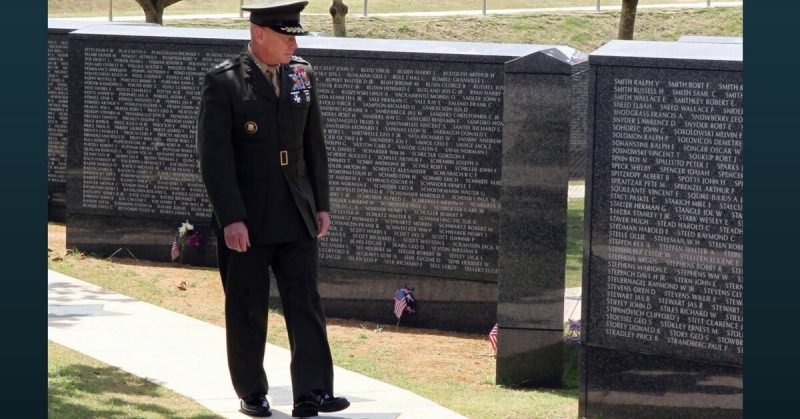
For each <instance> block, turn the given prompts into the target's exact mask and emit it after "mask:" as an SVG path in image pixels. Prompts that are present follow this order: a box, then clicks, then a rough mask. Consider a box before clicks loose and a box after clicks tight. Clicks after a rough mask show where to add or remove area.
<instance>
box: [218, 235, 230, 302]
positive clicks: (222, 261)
mask: <svg viewBox="0 0 800 419" xmlns="http://www.w3.org/2000/svg"><path fill="white" fill-rule="evenodd" d="M230 252H231V249H228V245H226V244H225V237H224V236H223V235H222V232H220V233H217V267H218V268H219V278H220V279H221V280H222V292H223V293H224V292H225V282H226V281H225V277H226V275H227V274H228V254H229V253H230Z"/></svg>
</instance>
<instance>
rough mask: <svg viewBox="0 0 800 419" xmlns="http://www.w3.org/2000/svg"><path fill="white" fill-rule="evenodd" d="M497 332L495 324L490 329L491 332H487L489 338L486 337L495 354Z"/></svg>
mask: <svg viewBox="0 0 800 419" xmlns="http://www.w3.org/2000/svg"><path fill="white" fill-rule="evenodd" d="M497 331H498V328H497V323H495V325H494V327H493V328H492V331H491V332H489V336H487V337H486V338H487V339H489V343H491V344H492V349H494V351H495V352H497Z"/></svg>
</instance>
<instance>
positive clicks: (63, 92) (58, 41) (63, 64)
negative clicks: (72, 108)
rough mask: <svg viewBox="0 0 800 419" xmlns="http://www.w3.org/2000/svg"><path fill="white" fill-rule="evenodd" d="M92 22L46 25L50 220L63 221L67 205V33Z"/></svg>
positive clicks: (48, 215) (54, 22) (54, 21)
mask: <svg viewBox="0 0 800 419" xmlns="http://www.w3.org/2000/svg"><path fill="white" fill-rule="evenodd" d="M94 24H97V22H83V21H58V20H51V21H48V25H47V218H48V220H52V221H60V222H64V221H65V215H66V214H65V212H66V207H67V197H66V193H67V129H68V126H67V121H68V120H69V89H68V87H69V79H68V78H67V68H68V65H69V61H68V60H69V42H68V39H67V35H68V34H69V33H70V32H72V31H74V30H77V29H80V28H83V27H86V26H89V25H94Z"/></svg>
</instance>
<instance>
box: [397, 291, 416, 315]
mask: <svg viewBox="0 0 800 419" xmlns="http://www.w3.org/2000/svg"><path fill="white" fill-rule="evenodd" d="M413 290H414V289H413V288H410V289H409V288H407V287H405V286H403V287H400V288H398V289H397V291H395V292H394V316H395V317H397V318H398V320H399V319H400V317H401V316H402V315H403V313H404V312H409V313H414V309H413V308H412V307H411V306H409V303H413V302H414V295H413V294H412V292H413Z"/></svg>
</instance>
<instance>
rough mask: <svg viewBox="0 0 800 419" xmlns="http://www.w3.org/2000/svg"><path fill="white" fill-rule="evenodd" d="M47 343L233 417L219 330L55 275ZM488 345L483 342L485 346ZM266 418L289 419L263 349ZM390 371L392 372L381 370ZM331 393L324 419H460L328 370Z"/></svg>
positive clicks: (282, 358) (286, 383)
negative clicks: (330, 409) (338, 402)
mask: <svg viewBox="0 0 800 419" xmlns="http://www.w3.org/2000/svg"><path fill="white" fill-rule="evenodd" d="M47 283H48V291H47V298H48V300H47V303H48V308H47V314H48V327H47V334H48V339H50V340H52V341H53V342H56V343H58V344H60V345H63V346H66V347H68V348H71V349H74V350H76V351H78V352H81V353H84V354H86V355H88V356H90V357H92V358H95V359H97V360H100V361H102V362H105V363H107V364H109V365H112V366H115V367H118V368H121V369H123V370H125V371H128V372H130V373H132V374H135V375H138V376H140V377H144V378H146V379H148V380H150V381H152V382H154V383H157V384H159V385H161V386H164V387H167V388H170V389H172V390H174V391H176V392H178V393H181V394H183V395H186V396H188V397H191V398H192V399H194V400H196V401H198V402H199V403H200V404H202V405H204V406H205V407H207V408H208V409H210V410H212V411H214V412H216V413H217V414H219V415H222V416H224V417H227V418H245V417H247V416H245V415H243V414H241V413H239V412H238V407H239V401H238V399H237V398H236V395H235V394H234V392H233V387H232V385H231V381H230V376H229V375H228V368H227V361H226V356H225V330H224V329H223V328H221V327H217V326H214V325H211V324H209V323H205V322H202V321H200V320H196V319H193V318H190V317H187V316H184V315H182V314H178V313H175V312H172V311H169V310H166V309H163V308H160V307H157V306H154V305H151V304H147V303H143V302H141V301H137V300H135V299H132V298H130V297H127V296H124V295H120V294H116V293H114V292H111V291H108V290H105V289H103V288H100V287H97V286H95V285H92V284H89V283H86V282H83V281H80V280H77V279H75V278H71V277H69V276H66V275H63V274H60V273H58V272H54V271H48V277H47ZM487 344H488V343H487ZM264 365H265V368H266V370H267V372H268V374H269V381H270V398H271V404H272V412H273V413H272V417H273V418H278V419H280V418H289V417H291V416H290V415H291V410H292V388H291V381H290V378H289V351H288V350H285V349H282V348H279V347H277V346H274V345H267V355H266V361H265V363H264ZM386 367H387V368H391V365H387V366H386ZM334 375H335V381H336V394H337V395H342V396H346V397H347V398H348V399H349V400H350V402H351V403H352V404H351V406H350V407H349V408H348V409H347V410H344V411H342V412H337V413H333V414H321V415H320V417H323V418H324V417H328V418H358V419H393V418H401V419H414V418H418V419H430V418H437V419H450V418H464V416H461V415H459V414H457V413H455V412H453V411H450V410H448V409H445V408H443V407H442V406H439V405H437V404H436V403H433V402H432V401H430V400H427V399H425V398H423V397H420V396H418V395H416V394H414V393H411V392H409V391H407V390H403V389H401V388H398V387H394V386H392V385H389V384H386V383H383V382H380V381H377V380H374V379H372V378H369V377H365V376H363V375H359V374H356V373H354V372H351V371H347V370H345V369H342V368H338V367H335V370H334Z"/></svg>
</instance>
